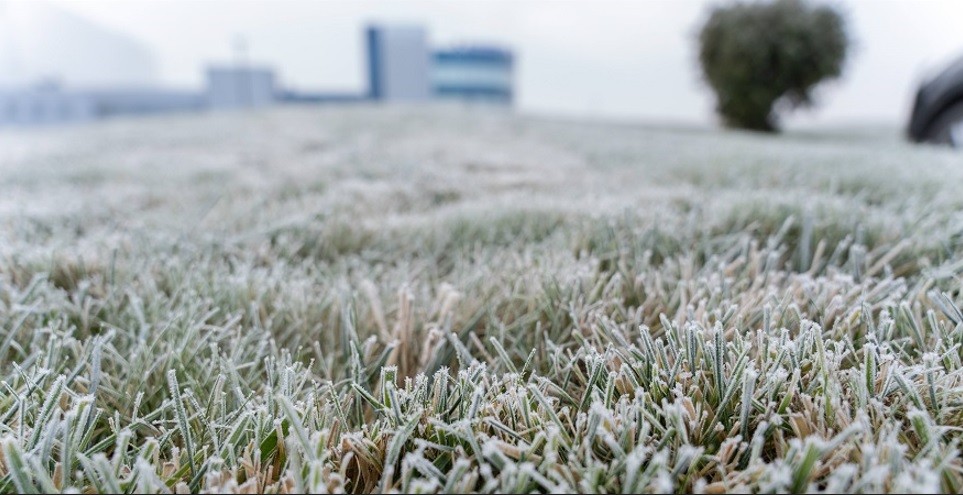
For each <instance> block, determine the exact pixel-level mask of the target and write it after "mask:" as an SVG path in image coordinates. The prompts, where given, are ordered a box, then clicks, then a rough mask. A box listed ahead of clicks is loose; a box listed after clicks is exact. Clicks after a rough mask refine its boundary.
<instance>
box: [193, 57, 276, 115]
mask: <svg viewBox="0 0 963 495" xmlns="http://www.w3.org/2000/svg"><path fill="white" fill-rule="evenodd" d="M205 96H206V99H207V107H208V108H211V109H213V110H221V109H237V108H260V107H266V106H268V105H272V104H274V103H275V102H276V101H277V100H278V96H279V94H278V91H277V88H276V87H275V80H274V71H273V70H272V69H269V68H267V67H247V66H245V65H240V64H239V65H237V66H231V67H209V68H208V69H207V93H206V95H205Z"/></svg>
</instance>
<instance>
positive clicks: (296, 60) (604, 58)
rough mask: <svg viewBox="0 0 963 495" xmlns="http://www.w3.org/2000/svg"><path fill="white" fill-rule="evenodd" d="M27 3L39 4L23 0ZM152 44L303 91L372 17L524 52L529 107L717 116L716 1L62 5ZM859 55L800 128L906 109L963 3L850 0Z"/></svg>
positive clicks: (335, 63) (169, 59)
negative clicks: (245, 65) (705, 26)
mask: <svg viewBox="0 0 963 495" xmlns="http://www.w3.org/2000/svg"><path fill="white" fill-rule="evenodd" d="M20 1H29V0H20ZM51 1H53V2H54V3H56V4H58V5H60V6H62V7H65V8H67V9H69V10H71V11H73V12H75V13H78V14H81V15H83V16H85V17H87V18H89V19H92V20H95V21H97V22H99V23H101V24H104V25H108V26H110V27H112V28H114V29H116V30H119V31H123V32H125V33H128V34H132V35H135V36H136V37H138V38H140V39H141V40H143V41H144V42H146V43H147V44H148V45H149V46H150V47H152V48H153V50H154V52H155V55H156V58H157V61H158V63H159V69H160V75H161V78H162V80H163V81H164V82H165V83H170V84H177V85H185V86H189V85H199V84H200V83H201V77H202V67H203V66H204V64H205V63H207V62H209V61H225V60H230V58H231V56H232V41H231V40H232V39H233V38H234V37H235V36H236V35H238V34H243V35H244V36H245V37H246V39H247V40H248V43H249V45H250V49H249V51H250V58H251V59H252V60H254V61H256V62H264V63H269V64H270V65H273V66H274V67H275V68H276V69H277V70H278V72H279V75H280V77H281V79H282V81H283V82H284V83H285V84H286V85H287V86H290V87H293V88H300V89H331V90H361V89H362V88H363V87H364V72H363V71H364V66H363V58H362V36H361V29H362V27H363V26H364V24H365V23H366V22H369V21H382V22H395V21H404V22H417V23H422V24H424V25H425V26H426V27H427V28H428V29H429V32H430V37H431V40H432V43H433V44H435V45H446V44H452V43H460V42H466V41H467V42H470V41H491V42H495V43H499V44H504V45H509V46H511V47H513V48H514V49H515V51H516V54H517V57H518V63H517V74H516V88H517V95H518V106H519V108H520V109H521V110H523V111H528V112H537V113H550V114H567V115H579V116H598V117H616V118H630V119H637V120H650V121H653V120H657V121H678V122H709V121H711V119H712V112H711V110H712V99H711V93H710V92H709V91H708V90H707V89H706V88H705V87H704V86H703V85H702V84H701V83H700V80H699V71H698V66H697V63H696V46H695V42H694V38H695V33H696V31H697V29H698V26H699V23H700V21H701V20H702V19H704V17H705V13H706V11H707V8H708V7H709V6H710V5H713V4H716V3H719V2H717V1H709V0H636V1H598V0H593V1H517V0H515V1H463V0H458V1H456V0H448V1H405V0H370V1H359V0H350V1H349V0H345V1H306V0H280V1H278V0H272V1H254V0H242V1H236V0H232V1H227V0H203V1H184V0H123V1H120V0H113V1H105V0H51ZM834 3H835V4H836V5H838V6H839V7H840V8H841V9H842V10H843V11H844V12H845V13H846V15H847V17H848V19H849V23H850V27H851V34H852V36H853V38H854V39H855V45H854V50H853V52H852V57H851V59H850V63H849V65H848V68H847V69H848V70H847V73H846V75H845V76H844V78H843V79H842V80H840V81H839V82H836V83H834V84H831V85H827V86H825V87H824V88H823V89H822V91H821V92H820V101H821V102H822V105H821V106H820V107H819V109H818V110H815V111H812V112H808V113H806V114H803V115H801V116H797V117H795V118H793V119H792V121H791V122H795V123H803V124H804V123H828V122H833V123H849V122H880V123H890V124H900V123H902V121H903V120H904V119H905V118H906V115H907V112H908V111H909V105H910V103H911V98H912V94H913V91H914V87H915V85H916V84H917V83H918V81H919V80H920V78H921V77H923V76H924V75H925V74H926V72H927V70H930V69H932V68H933V67H934V66H938V65H939V64H940V63H941V62H945V61H946V60H947V59H950V58H953V57H954V56H955V55H957V54H963V27H961V26H963V1H960V0H915V1H909V0H842V1H837V2H834Z"/></svg>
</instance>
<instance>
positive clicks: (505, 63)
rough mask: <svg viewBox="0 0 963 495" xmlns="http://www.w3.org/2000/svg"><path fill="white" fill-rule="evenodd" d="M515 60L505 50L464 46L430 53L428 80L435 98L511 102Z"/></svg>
mask: <svg viewBox="0 0 963 495" xmlns="http://www.w3.org/2000/svg"><path fill="white" fill-rule="evenodd" d="M514 70H515V60H514V56H513V55H512V53H511V52H510V51H508V50H505V49H501V48H496V47H485V46H468V47H459V48H451V49H445V50H437V51H435V52H434V53H433V54H432V67H431V84H432V92H433V94H434V95H435V97H436V98H438V99H442V100H459V101H465V102H479V103H495V104H499V105H511V104H512V102H513V100H514V91H513V86H514Z"/></svg>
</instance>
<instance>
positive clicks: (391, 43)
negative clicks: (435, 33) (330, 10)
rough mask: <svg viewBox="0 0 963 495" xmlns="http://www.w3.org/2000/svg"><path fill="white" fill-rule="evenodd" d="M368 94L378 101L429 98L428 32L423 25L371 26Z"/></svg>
mask: <svg viewBox="0 0 963 495" xmlns="http://www.w3.org/2000/svg"><path fill="white" fill-rule="evenodd" d="M366 45H367V55H368V95H369V97H370V98H371V99H372V100H375V101H426V100H428V99H429V98H430V96H431V85H430V82H429V76H428V71H429V65H430V61H429V53H428V35H427V34H426V33H425V30H424V28H422V27H420V26H380V25H379V26H369V27H368V28H367V30H366Z"/></svg>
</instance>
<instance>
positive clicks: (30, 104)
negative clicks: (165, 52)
mask: <svg viewBox="0 0 963 495" xmlns="http://www.w3.org/2000/svg"><path fill="white" fill-rule="evenodd" d="M204 106H205V102H204V98H203V97H202V95H200V94H198V93H196V92H191V91H177V90H169V89H160V88H129V89H111V90H66V89H64V88H62V87H61V86H59V85H58V84H54V83H44V84H39V85H35V86H28V87H22V88H16V89H5V90H4V89H0V126H4V125H6V126H32V125H44V124H60V123H80V122H89V121H92V120H99V119H104V118H109V117H114V116H122V115H149V114H160V113H171V112H189V111H198V110H200V109H202V108H203V107H204Z"/></svg>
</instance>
